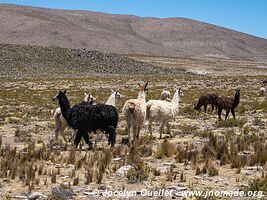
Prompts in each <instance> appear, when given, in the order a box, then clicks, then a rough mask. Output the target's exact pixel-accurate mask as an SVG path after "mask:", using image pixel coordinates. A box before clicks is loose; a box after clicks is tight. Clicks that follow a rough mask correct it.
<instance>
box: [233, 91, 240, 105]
mask: <svg viewBox="0 0 267 200" xmlns="http://www.w3.org/2000/svg"><path fill="white" fill-rule="evenodd" d="M239 101H240V94H239V93H237V92H236V93H235V98H234V105H233V107H234V108H235V107H237V106H238V104H239Z"/></svg>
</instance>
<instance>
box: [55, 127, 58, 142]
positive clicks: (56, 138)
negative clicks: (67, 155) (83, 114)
mask: <svg viewBox="0 0 267 200" xmlns="http://www.w3.org/2000/svg"><path fill="white" fill-rule="evenodd" d="M58 134H59V127H56V129H55V140H56V141H57V140H58Z"/></svg>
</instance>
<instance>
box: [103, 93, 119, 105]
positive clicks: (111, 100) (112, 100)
mask: <svg viewBox="0 0 267 200" xmlns="http://www.w3.org/2000/svg"><path fill="white" fill-rule="evenodd" d="M105 104H106V105H112V106H115V105H116V92H113V93H112V94H111V95H110V97H109V98H108V100H107V101H106V103H105Z"/></svg>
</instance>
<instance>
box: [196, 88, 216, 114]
mask: <svg viewBox="0 0 267 200" xmlns="http://www.w3.org/2000/svg"><path fill="white" fill-rule="evenodd" d="M217 98H218V94H217V93H212V92H208V93H204V94H202V95H201V96H200V97H199V100H198V103H197V105H196V106H195V107H194V109H196V110H199V111H200V110H201V107H202V106H204V111H205V113H206V112H207V106H208V105H209V104H211V113H212V112H213V110H214V106H215V107H216V101H217Z"/></svg>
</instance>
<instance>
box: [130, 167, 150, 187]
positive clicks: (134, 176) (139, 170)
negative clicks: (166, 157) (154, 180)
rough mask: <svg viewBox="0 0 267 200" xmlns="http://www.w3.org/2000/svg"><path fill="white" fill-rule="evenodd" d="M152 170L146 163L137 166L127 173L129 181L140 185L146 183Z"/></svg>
mask: <svg viewBox="0 0 267 200" xmlns="http://www.w3.org/2000/svg"><path fill="white" fill-rule="evenodd" d="M150 171H151V170H150V168H149V167H148V166H147V165H145V164H144V163H142V164H140V165H137V166H135V167H134V168H133V169H130V170H129V171H128V173H127V179H128V182H129V183H140V182H142V181H146V180H147V179H148V177H149V173H150Z"/></svg>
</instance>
